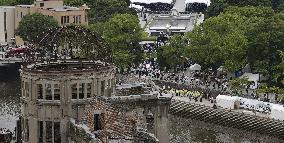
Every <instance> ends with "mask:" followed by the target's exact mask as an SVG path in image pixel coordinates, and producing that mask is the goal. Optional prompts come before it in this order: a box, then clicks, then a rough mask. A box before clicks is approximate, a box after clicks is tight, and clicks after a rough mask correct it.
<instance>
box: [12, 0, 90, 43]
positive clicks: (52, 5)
mask: <svg viewBox="0 0 284 143" xmlns="http://www.w3.org/2000/svg"><path fill="white" fill-rule="evenodd" d="M88 9H89V8H88V7H87V6H86V5H83V6H80V7H71V6H64V4H63V0H36V1H35V2H34V4H32V5H17V6H16V7H15V16H14V18H15V29H17V28H18V26H19V23H20V21H21V20H22V19H23V17H24V16H25V15H27V14H33V13H41V14H43V15H47V16H51V17H53V18H54V19H55V20H56V21H57V22H58V24H59V26H62V25H69V24H83V25H87V24H88V17H87V10H88ZM16 41H17V44H18V45H19V44H23V41H22V40H21V38H20V37H18V36H17V37H16Z"/></svg>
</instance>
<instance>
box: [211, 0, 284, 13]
mask: <svg viewBox="0 0 284 143" xmlns="http://www.w3.org/2000/svg"><path fill="white" fill-rule="evenodd" d="M283 5H284V3H283V0H212V1H211V4H210V6H209V7H208V9H207V13H206V15H207V16H208V17H212V16H217V15H219V14H220V13H221V12H223V11H224V10H225V9H226V8H228V7H230V6H236V7H270V8H273V9H275V10H276V9H281V8H283Z"/></svg>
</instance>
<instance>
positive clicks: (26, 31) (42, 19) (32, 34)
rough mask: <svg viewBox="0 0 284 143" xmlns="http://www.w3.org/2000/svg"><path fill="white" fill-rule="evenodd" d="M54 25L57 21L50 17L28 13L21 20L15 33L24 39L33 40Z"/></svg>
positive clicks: (56, 24)
mask: <svg viewBox="0 0 284 143" xmlns="http://www.w3.org/2000/svg"><path fill="white" fill-rule="evenodd" d="M55 26H58V23H57V21H56V20H55V19H53V18H52V17H48V16H45V15H42V14H40V13H35V14H31V15H30V14H28V15H25V16H24V17H23V19H22V20H21V22H20V24H19V27H18V29H17V30H16V34H17V35H19V36H20V37H21V38H22V39H23V40H24V41H33V40H34V39H36V37H37V36H38V35H40V34H42V33H43V32H44V31H47V30H48V29H49V28H52V27H55Z"/></svg>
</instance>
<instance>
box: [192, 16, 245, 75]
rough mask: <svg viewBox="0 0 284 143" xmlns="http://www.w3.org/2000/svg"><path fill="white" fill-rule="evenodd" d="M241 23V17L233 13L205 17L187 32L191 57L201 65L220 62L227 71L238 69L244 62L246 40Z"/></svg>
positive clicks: (209, 65) (217, 64)
mask: <svg viewBox="0 0 284 143" xmlns="http://www.w3.org/2000/svg"><path fill="white" fill-rule="evenodd" d="M244 22H245V19H244V18H243V17H241V16H239V15H232V14H222V15H219V16H218V17H213V18H209V19H207V20H206V21H205V22H204V23H203V24H202V26H199V27H197V28H195V29H194V30H193V31H192V32H191V33H188V35H187V36H188V38H189V39H190V46H189V48H190V52H189V55H190V57H191V58H192V59H193V60H194V61H195V62H197V63H199V64H202V65H203V66H204V67H212V68H213V69H217V68H218V67H220V66H221V65H223V66H225V68H226V69H227V70H229V71H236V70H239V69H240V68H242V67H243V66H244V65H245V63H246V57H245V56H246V46H247V39H246V37H245V35H244V34H245V33H244V31H243V30H241V28H240V27H242V24H243V23H244Z"/></svg>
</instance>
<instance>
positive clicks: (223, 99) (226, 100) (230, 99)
mask: <svg viewBox="0 0 284 143" xmlns="http://www.w3.org/2000/svg"><path fill="white" fill-rule="evenodd" d="M216 102H217V105H218V106H220V107H222V108H226V109H234V108H235V105H238V104H239V97H236V96H227V95H218V96H217V97H216ZM236 102H237V104H236Z"/></svg>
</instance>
